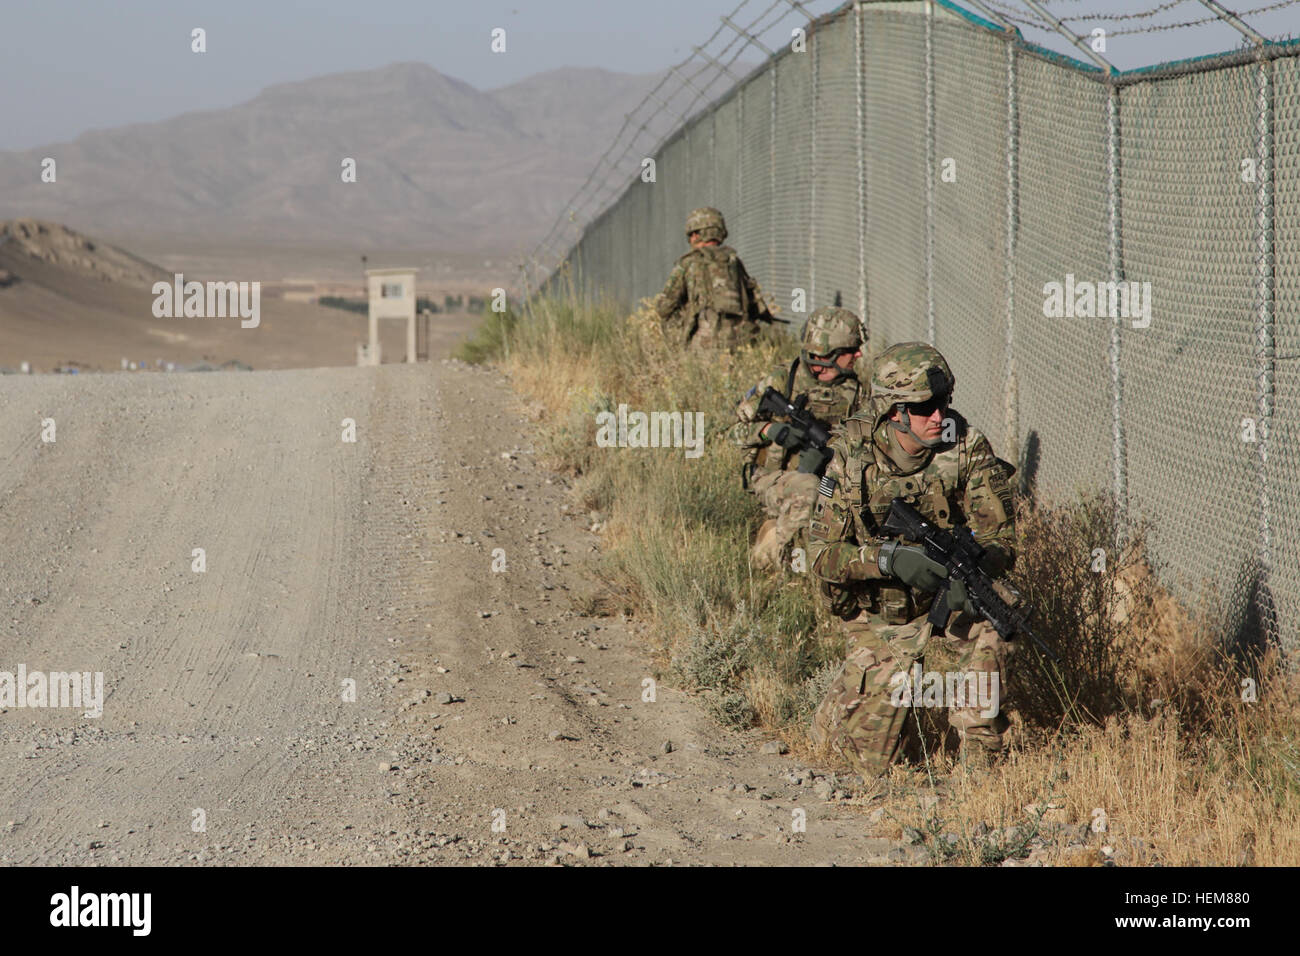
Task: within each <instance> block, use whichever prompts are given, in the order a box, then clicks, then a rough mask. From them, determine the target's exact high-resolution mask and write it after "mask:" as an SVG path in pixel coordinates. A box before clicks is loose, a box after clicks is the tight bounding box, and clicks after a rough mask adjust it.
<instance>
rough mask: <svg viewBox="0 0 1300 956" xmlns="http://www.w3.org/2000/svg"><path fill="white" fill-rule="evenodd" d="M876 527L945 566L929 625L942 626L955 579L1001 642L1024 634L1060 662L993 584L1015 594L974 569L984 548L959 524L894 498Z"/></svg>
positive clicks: (984, 551) (947, 611)
mask: <svg viewBox="0 0 1300 956" xmlns="http://www.w3.org/2000/svg"><path fill="white" fill-rule="evenodd" d="M881 530H882V531H884V532H886V533H887V534H890V535H901V536H902V537H903V538H906V539H907V540H909V541H914V542H916V543H918V544H920V545H922V546H923V547H924V548H925V554H926V557H928V558H929V559H930V560H932V561H937V562H938V563H939V564H942V565H943V566H944V567H945V568H947V569H948V578H947V580H945V581H944V582H943V584H942V585H941V586H940V588H939V592H938V593H937V594H936V595H935V596H934V603H933V604H932V605H931V607H930V616H929V620H930V624H931V626H932V627H936V628H942V627H943V626H944V625H945V624H947V622H948V615H949V614H950V613H951V612H952V611H953V610H954V609H953V608H951V607H949V606H948V591H949V589H950V588H951V586H952V581H953V580H958V581H961V583H962V584H963V585H965V587H966V594H967V596H968V597H969V598H970V603H971V605H972V606H974V608H975V613H977V614H978V615H979V616H980V617H982V618H984V619H985V620H986V621H988V622H989V623H990V624H992V625H993V628H994V630H996V631H997V632H998V634H999V635H1000V636H1001V637H1002V638H1003V639H1004V640H1008V641H1009V640H1011V639H1012V638H1013V637H1015V636H1016V635H1017V634H1026V635H1028V636H1029V639H1030V640H1032V641H1033V642H1034V643H1035V644H1037V645H1038V647H1039V649H1040V650H1042V652H1043V653H1044V654H1046V655H1047V656H1048V657H1050V658H1051V659H1052V660H1053V661H1054V662H1055V663H1056V665H1057V666H1058V667H1060V666H1061V660H1060V658H1059V657H1057V656H1056V655H1055V654H1054V653H1053V652H1052V649H1051V648H1050V647H1048V646H1047V645H1046V644H1044V643H1043V642H1042V640H1041V639H1040V638H1039V637H1038V635H1036V634H1035V633H1034V632H1033V631H1031V630H1030V629H1029V625H1028V624H1027V623H1026V618H1027V617H1028V614H1022V613H1021V612H1020V611H1019V610H1018V609H1017V608H1016V607H1014V606H1012V604H1011V603H1008V602H1007V601H1005V600H1003V598H1002V596H1001V595H1000V594H999V593H998V590H997V588H1001V589H1003V590H1005V591H1006V592H1007V593H1008V594H1010V595H1011V598H1012V600H1013V601H1017V602H1018V601H1019V599H1020V595H1019V594H1017V593H1016V592H1015V591H1013V590H1011V588H1009V587H1007V585H1005V584H1003V583H1002V582H996V586H995V582H994V580H993V579H992V578H991V577H989V576H988V574H986V573H985V572H984V569H983V568H981V567H980V560H981V559H982V558H983V557H984V555H985V554H986V553H987V552H986V550H985V549H984V548H983V547H982V546H981V545H980V544H979V542H977V541H976V540H975V536H974V535H973V534H972V533H971V530H970V528H969V527H967V526H966V525H960V526H959V527H957V528H955V529H954V530H952V531H946V530H944V529H943V528H939V527H936V526H934V525H932V524H930V522H928V521H926V520H925V518H924V517H923V516H922V515H921V513H920V512H919V511H917V510H916V509H915V508H913V507H912V506H911V505H909V504H908V503H907V502H906V501H905V500H904V499H902V498H895V499H894V500H893V501H892V502H890V505H889V515H888V517H886V518H885V522H884V524H883V525H881Z"/></svg>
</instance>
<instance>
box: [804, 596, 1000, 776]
mask: <svg viewBox="0 0 1300 956" xmlns="http://www.w3.org/2000/svg"><path fill="white" fill-rule="evenodd" d="M845 626H846V629H847V631H848V635H847V652H846V655H845V660H844V664H843V666H842V667H841V668H840V670H839V671H838V672H837V673H836V674H835V677H834V678H833V679H832V680H831V686H830V689H829V690H828V691H827V694H826V697H825V698H824V699H823V700H822V702H821V705H820V706H819V707H818V708H817V712H816V713H815V714H814V715H813V727H812V738H813V741H814V743H816V744H817V745H818V746H825V745H827V744H829V745H830V746H831V747H833V748H834V749H836V750H838V751H839V752H841V753H842V754H844V756H845V757H847V758H848V760H849V761H850V763H852V764H853V765H854V767H855V768H856V769H857V771H858V772H859V773H861V774H862V776H863V777H864V778H866V779H871V778H872V777H875V776H878V775H880V774H882V773H884V772H885V771H886V770H887V769H888V768H889V764H890V763H891V762H892V761H893V760H894V759H895V758H896V757H897V756H898V754H899V751H900V749H901V746H902V744H903V740H904V734H905V733H908V734H915V732H916V723H917V722H916V720H915V719H913V720H911V721H909V720H908V717H909V711H911V709H912V707H913V706H917V705H919V706H922V707H927V708H929V707H946V709H947V712H948V725H949V726H950V727H952V728H953V729H955V730H956V731H957V733H958V735H959V737H960V740H961V745H962V748H963V750H965V751H966V752H967V753H969V754H970V756H971V758H972V759H975V760H978V761H981V762H986V761H987V759H988V755H989V754H991V753H996V752H997V751H1000V750H1001V749H1003V747H1004V746H1005V744H1006V737H1007V728H1008V721H1007V719H1006V717H1005V716H1004V715H1003V714H1002V710H1001V697H1002V692H1003V690H1004V688H1005V687H1006V663H1007V660H1008V658H1009V657H1010V652H1011V648H1012V646H1013V645H1011V644H1009V643H1008V642H1006V641H1004V640H1002V638H1001V637H1000V636H999V635H998V632H997V631H995V630H994V629H993V628H992V627H991V626H990V625H989V624H988V623H987V622H985V621H983V620H978V619H975V618H972V617H969V616H967V615H954V616H953V618H950V626H949V627H948V628H947V629H946V630H945V631H944V632H941V633H939V634H932V633H931V628H930V623H929V621H928V620H926V618H925V617H924V616H921V617H917V618H915V619H913V620H911V621H909V622H908V623H906V624H900V625H889V624H886V623H885V622H884V621H883V620H882V619H881V618H880V617H878V616H875V615H870V614H868V613H867V612H865V611H863V612H860V613H859V614H858V615H857V617H854V618H852V619H851V620H849V621H848V622H846V625H845ZM932 675H936V676H932ZM963 704H964V705H965V706H962V705H963ZM972 745H975V746H974V747H972Z"/></svg>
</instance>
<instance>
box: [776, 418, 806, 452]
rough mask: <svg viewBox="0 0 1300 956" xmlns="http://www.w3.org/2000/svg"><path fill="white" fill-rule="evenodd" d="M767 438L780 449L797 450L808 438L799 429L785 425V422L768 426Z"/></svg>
mask: <svg viewBox="0 0 1300 956" xmlns="http://www.w3.org/2000/svg"><path fill="white" fill-rule="evenodd" d="M767 437H768V439H769V440H770V441H774V442H776V443H777V444H778V445H780V446H781V447H782V448H798V447H799V446H800V445H802V444H803V443H804V442H805V441H806V440H807V438H808V436H807V435H806V434H804V432H803V431H802V430H801V429H798V428H795V427H794V426H793V425H787V424H786V423H785V422H781V423H780V424H773V425H769V426H768V427H767Z"/></svg>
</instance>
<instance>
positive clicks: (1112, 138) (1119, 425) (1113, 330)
mask: <svg viewBox="0 0 1300 956" xmlns="http://www.w3.org/2000/svg"><path fill="white" fill-rule="evenodd" d="M1119 107H1120V103H1119V87H1118V86H1117V85H1116V84H1115V81H1114V78H1113V77H1108V78H1107V81H1106V220H1107V239H1108V241H1107V247H1108V250H1107V251H1108V258H1109V260H1110V263H1109V266H1110V268H1109V271H1110V281H1111V282H1113V283H1115V284H1116V286H1117V287H1118V285H1119V283H1120V282H1121V281H1123V277H1124V276H1123V273H1124V264H1123V255H1124V253H1123V249H1122V247H1121V244H1120V179H1119V135H1120V127H1119V123H1120V116H1119ZM1122 321H1123V319H1121V318H1120V317H1119V316H1118V315H1116V316H1115V318H1114V320H1113V321H1112V322H1111V326H1110V387H1111V389H1110V395H1111V432H1112V434H1111V448H1112V458H1113V466H1114V493H1115V547H1116V548H1122V547H1123V545H1124V542H1125V540H1126V539H1127V537H1128V459H1127V454H1126V452H1125V447H1124V381H1123V375H1122V372H1121V368H1120V349H1119V330H1120V323H1121V322H1122Z"/></svg>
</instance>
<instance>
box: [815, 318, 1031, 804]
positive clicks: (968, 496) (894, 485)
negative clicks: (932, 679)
mask: <svg viewBox="0 0 1300 956" xmlns="http://www.w3.org/2000/svg"><path fill="white" fill-rule="evenodd" d="M954 384H955V380H954V377H953V374H952V371H951V370H950V369H949V367H948V363H947V362H946V361H945V360H944V358H943V356H942V355H940V354H939V352H938V351H936V350H935V349H934V348H932V347H931V346H929V345H926V344H924V343H921V342H907V343H903V344H899V345H894V346H891V347H890V348H888V349H886V350H885V351H884V352H883V353H881V355H880V356H879V357H878V358H877V359H876V361H875V363H874V365H873V370H872V376H871V392H870V398H869V400H868V401H867V403H866V407H864V409H863V411H862V412H860V413H859V414H858V415H855V416H854V417H852V418H850V419H848V420H846V421H845V422H844V424H843V427H842V429H841V430H840V431H839V432H838V433H837V434H836V435H835V436H834V437H833V438H832V440H831V442H830V448H831V450H832V453H833V457H832V458H831V461H830V463H829V464H828V466H827V469H826V476H825V478H824V479H823V480H822V483H821V486H820V487H819V489H818V497H817V502H816V504H815V506H814V508H813V517H812V521H811V523H810V525H809V547H808V560H809V563H810V567H811V570H812V571H813V573H815V574H816V575H817V577H818V578H820V580H821V582H822V590H823V594H824V595H825V596H826V597H827V598H829V599H830V601H831V607H832V609H833V610H834V612H835V613H836V614H837V616H839V617H840V618H841V620H843V621H844V628H845V631H846V632H847V633H846V639H847V640H846V644H847V646H846V657H845V661H844V664H843V666H842V667H841V668H840V670H839V671H838V673H837V674H836V675H835V677H834V679H833V680H832V682H831V686H830V689H829V691H828V692H827V694H826V697H825V699H824V700H823V701H822V703H821V705H820V706H819V707H818V708H817V712H816V714H815V715H814V718H813V728H812V737H813V740H814V742H815V743H817V744H818V745H827V744H829V745H830V746H831V747H833V748H834V749H836V750H839V751H840V752H842V753H843V754H844V755H845V756H846V757H847V758H848V759H849V760H850V761H851V762H852V763H853V764H854V765H855V767H856V768H857V769H858V770H859V772H860V773H862V775H863V776H864V777H866V778H868V779H869V778H871V777H874V776H876V775H879V774H882V773H884V772H885V771H886V770H887V769H888V767H889V764H890V762H891V761H892V760H894V759H895V757H896V756H897V754H898V753H899V750H900V745H901V743H902V740H903V734H904V731H905V730H906V729H908V728H907V716H908V711H909V709H910V707H909V704H911V703H912V695H911V694H908V693H904V694H900V689H901V688H902V687H903V686H904V685H906V687H907V688H908V689H910V688H911V687H912V686H913V684H914V668H915V665H921V666H922V668H923V670H924V671H926V672H949V673H952V672H956V673H957V674H958V675H963V676H964V675H970V674H973V675H974V676H975V677H976V678H977V680H972V681H970V683H969V684H968V683H964V682H963V683H960V684H958V686H961V687H970V686H971V685H974V686H982V687H984V688H986V689H989V688H995V689H996V690H995V692H994V694H993V699H992V700H991V701H990V700H980V701H976V702H975V703H974V705H971V702H970V700H969V699H967V700H965V701H960V700H957V701H954V700H948V699H946V697H947V695H946V694H945V695H944V697H945V699H944V700H943V701H942V703H943V705H944V706H947V707H948V723H949V725H950V726H951V727H953V728H955V729H956V730H957V732H958V734H959V736H960V739H961V745H962V750H963V753H964V754H965V755H966V756H967V758H968V759H971V760H974V761H976V762H977V763H978V764H980V765H986V764H987V763H988V762H990V761H991V760H992V758H993V756H994V755H996V754H997V753H998V752H1000V751H1001V750H1002V749H1003V748H1004V746H1005V744H1006V738H1007V729H1008V721H1007V719H1006V717H1005V716H1004V715H1003V714H1002V712H1001V700H1000V692H1001V689H1002V688H1005V687H1006V680H1005V677H1006V673H1005V665H1006V662H1007V659H1008V657H1009V652H1010V649H1011V647H1012V645H1011V644H1010V643H1008V642H1007V641H1004V640H1003V639H1002V638H1001V637H1000V636H999V635H998V633H997V631H996V630H994V628H993V627H992V626H990V625H989V624H988V623H987V622H986V621H985V620H983V619H982V618H980V617H977V616H976V615H975V614H974V609H973V607H972V606H971V605H970V603H969V599H968V597H967V596H966V594H965V592H964V590H962V589H957V588H954V590H955V591H957V592H958V593H955V594H950V595H949V600H948V604H949V607H950V608H953V610H951V611H950V613H949V614H948V616H947V626H946V627H944V628H942V629H932V627H931V625H930V623H929V621H927V620H926V617H927V614H928V613H929V611H930V605H931V602H932V600H933V599H934V595H935V592H936V591H937V590H938V589H939V588H940V586H941V584H942V583H943V579H944V578H945V577H946V576H947V573H948V572H947V569H946V568H945V567H944V566H943V565H941V564H938V563H937V562H935V561H932V560H930V559H929V558H928V557H927V556H926V554H925V552H924V551H923V550H922V549H921V548H919V547H916V546H914V545H911V544H908V543H904V542H902V541H900V540H897V539H890V538H888V537H886V536H885V534H886V533H885V532H883V531H882V529H881V525H882V523H883V522H884V519H885V517H886V516H887V515H888V513H889V510H890V504H891V502H892V500H893V499H894V498H895V497H901V498H903V499H904V500H906V501H907V502H908V503H909V504H911V505H912V506H913V507H914V508H916V510H917V511H919V512H920V513H921V514H922V515H923V516H924V518H925V520H927V521H928V522H930V523H932V524H933V525H936V526H938V527H942V528H948V529H950V528H953V527H954V526H956V525H961V524H965V525H968V526H969V528H970V530H971V532H972V533H973V535H974V537H975V540H976V541H977V542H978V543H979V544H980V545H982V546H983V547H984V548H986V549H987V554H986V556H985V558H984V560H983V562H982V566H983V569H984V571H985V572H987V573H988V574H990V575H992V576H997V575H1002V574H1005V573H1006V572H1007V571H1009V570H1010V569H1011V567H1012V565H1013V563H1014V562H1015V556H1016V549H1015V542H1016V534H1015V512H1014V506H1013V503H1012V499H1011V485H1010V478H1011V475H1012V474H1013V473H1014V468H1013V467H1012V466H1011V465H1009V464H1008V463H1007V462H1004V461H1002V460H1001V459H1000V458H998V457H997V456H996V455H995V454H994V453H993V449H992V447H991V446H990V445H989V441H988V439H987V438H985V437H984V436H983V435H982V434H980V433H979V432H978V431H977V430H976V429H975V428H973V427H971V426H970V425H969V424H967V422H966V420H965V419H964V418H962V416H961V415H960V414H958V413H957V412H956V411H955V410H952V409H950V408H949V407H948V403H949V400H950V398H951V396H952V391H953V386H954ZM927 676H928V675H927ZM959 679H960V678H959ZM949 683H951V682H948V681H945V685H948V684H949ZM946 689H947V688H946V686H945V690H946ZM972 696H973V695H972ZM915 703H916V704H918V705H919V704H922V703H925V704H930V703H932V701H931V700H930V699H928V698H927V699H926V700H924V701H921V700H917V701H915ZM961 703H965V704H967V706H958V705H959V704H961ZM914 723H915V721H913V724H914ZM913 729H914V728H913Z"/></svg>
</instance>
